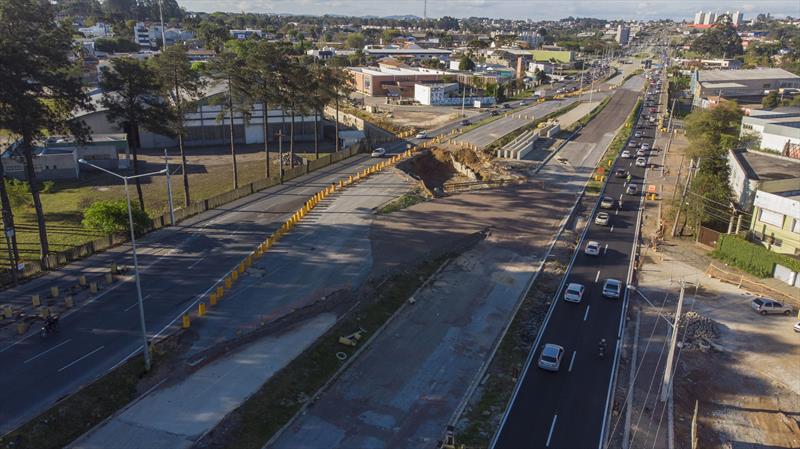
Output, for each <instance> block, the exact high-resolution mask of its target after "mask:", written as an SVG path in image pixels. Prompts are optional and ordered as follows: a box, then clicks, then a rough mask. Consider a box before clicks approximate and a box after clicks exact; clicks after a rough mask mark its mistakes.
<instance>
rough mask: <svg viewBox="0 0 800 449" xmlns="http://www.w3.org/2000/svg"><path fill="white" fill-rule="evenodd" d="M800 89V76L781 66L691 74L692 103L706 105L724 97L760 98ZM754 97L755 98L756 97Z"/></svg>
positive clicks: (706, 71)
mask: <svg viewBox="0 0 800 449" xmlns="http://www.w3.org/2000/svg"><path fill="white" fill-rule="evenodd" d="M778 89H800V76H797V75H795V74H793V73H791V72H788V71H786V70H784V69H779V68H757V69H748V70H698V71H696V72H694V73H692V80H691V87H690V91H691V92H692V94H693V100H692V104H693V105H694V106H697V107H702V108H706V107H708V106H710V105H712V104H714V103H716V102H718V101H720V99H722V98H726V99H732V100H739V99H747V98H748V97H750V99H751V100H753V101H755V100H758V101H760V100H759V99H760V98H761V97H763V96H764V95H766V94H767V93H769V91H772V90H778ZM754 97H755V99H754Z"/></svg>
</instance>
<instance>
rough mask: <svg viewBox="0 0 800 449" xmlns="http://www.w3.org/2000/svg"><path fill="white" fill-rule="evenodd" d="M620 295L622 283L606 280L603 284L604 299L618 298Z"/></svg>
mask: <svg viewBox="0 0 800 449" xmlns="http://www.w3.org/2000/svg"><path fill="white" fill-rule="evenodd" d="M621 295H622V282H620V281H618V280H616V279H611V278H609V279H606V281H605V282H604V283H603V296H604V297H606V298H619V297H620V296H621Z"/></svg>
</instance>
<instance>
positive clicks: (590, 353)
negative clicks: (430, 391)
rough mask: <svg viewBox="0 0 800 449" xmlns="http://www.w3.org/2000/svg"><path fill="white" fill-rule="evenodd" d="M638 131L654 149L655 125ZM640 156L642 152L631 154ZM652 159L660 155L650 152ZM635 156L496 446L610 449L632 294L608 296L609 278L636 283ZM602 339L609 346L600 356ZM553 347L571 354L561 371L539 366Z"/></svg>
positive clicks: (534, 355)
mask: <svg viewBox="0 0 800 449" xmlns="http://www.w3.org/2000/svg"><path fill="white" fill-rule="evenodd" d="M639 120H640V121H639V126H646V127H645V128H643V129H641V131H642V132H643V133H644V135H643V136H642V137H641V138H632V139H631V140H633V141H635V142H636V143H637V144H642V143H647V144H649V145H650V146H652V144H653V137H654V133H655V132H656V130H655V125H652V124H650V125H645V120H644V119H643V118H642V117H640V119H639ZM630 149H632V150H633V151H635V150H636V149H635V148H630ZM645 153H646V154H645V157H646V158H648V159H649V158H651V157H652V153H653V150H649V151H646V152H645ZM634 160H635V156H634V158H619V159H617V160H616V161H615V163H614V166H613V167H612V170H611V173H610V176H609V178H608V182H607V183H606V185H605V190H604V192H603V196H608V197H610V198H611V199H613V200H614V201H615V204H614V205H613V206H612V207H611V208H609V209H600V206H599V201H598V206H597V207H596V210H595V211H593V215H592V221H591V222H590V223H589V224H588V226H587V229H586V232H585V234H584V236H583V240H582V243H581V247H580V248H579V251H578V252H576V255H575V258H574V259H573V262H572V265H571V267H570V268H569V270H568V272H567V275H566V276H565V279H564V281H565V282H564V283H563V284H562V287H561V288H560V289H559V290H558V292H557V294H556V297H555V301H554V303H553V305H552V306H551V309H550V311H549V312H548V315H547V318H546V322H545V324H544V325H543V331H542V332H541V334H540V335H539V338H537V341H536V342H535V346H534V348H533V350H532V351H531V354H530V356H529V358H528V360H527V362H526V365H525V370H524V373H523V376H522V378H521V380H520V381H519V382H518V384H517V387H516V389H515V392H514V395H513V399H512V401H511V403H510V405H509V408H508V410H507V411H506V413H505V415H504V417H503V420H502V423H501V426H500V429H499V430H498V432H497V434H496V435H495V438H494V440H493V442H492V443H493V444H492V447H493V448H497V449H501V448H503V449H505V448H545V447H548V448H550V447H551V448H591V447H603V440H604V438H605V437H606V426H607V423H608V412H609V410H610V404H609V402H610V400H611V395H612V389H613V388H612V386H613V381H614V379H615V374H616V364H617V361H618V348H619V347H620V344H619V342H620V338H621V336H622V330H623V326H624V312H625V310H626V302H627V289H626V288H623V293H622V294H621V295H620V297H619V298H617V299H610V298H606V297H603V295H602V289H603V284H604V281H605V280H606V279H616V280H619V281H621V282H622V283H623V286H625V284H626V283H627V282H628V281H629V280H630V277H631V273H632V268H631V267H632V260H631V258H632V256H633V254H635V248H636V241H637V239H638V231H637V229H638V226H639V219H640V210H641V199H642V191H643V187H644V185H645V176H646V172H647V170H646V167H639V166H637V165H636V164H635V163H634ZM616 169H623V170H626V171H627V172H628V173H629V174H630V175H631V178H632V179H631V181H630V183H631V184H634V185H636V186H637V189H636V193H635V194H628V193H626V189H627V187H628V184H629V183H628V182H627V178H626V177H625V176H623V177H615V176H614V171H615V170H616ZM601 211H604V212H606V213H608V214H609V217H610V221H609V223H608V225H599V224H596V223H595V222H594V217H596V215H597V213H599V212H601ZM589 241H595V242H598V243H599V244H600V248H601V249H600V254H599V255H596V256H595V255H588V254H585V252H584V248H585V245H586V243H588V242H589ZM568 283H578V284H581V285H583V286H584V288H585V292H584V293H583V297H582V300H581V301H580V302H579V303H573V302H566V301H564V300H563V286H564V285H566V284H568ZM601 339H605V340H606V341H607V342H608V346H607V350H606V351H605V354H604V355H603V356H601V355H600V351H599V343H600V341H601ZM547 343H552V344H556V345H559V346H561V347H563V348H564V354H563V359H562V361H561V366H560V369H559V371H557V372H550V371H546V370H543V369H540V368H538V366H537V362H538V359H539V357H540V355H541V350H542V348H543V346H544V345H545V344H547Z"/></svg>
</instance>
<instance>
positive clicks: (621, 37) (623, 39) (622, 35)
mask: <svg viewBox="0 0 800 449" xmlns="http://www.w3.org/2000/svg"><path fill="white" fill-rule="evenodd" d="M630 36H631V29H630V27H627V26H625V25H617V35H616V36H615V37H614V39H615V40H616V41H617V42H618V43H619V44H620V45H628V39H630Z"/></svg>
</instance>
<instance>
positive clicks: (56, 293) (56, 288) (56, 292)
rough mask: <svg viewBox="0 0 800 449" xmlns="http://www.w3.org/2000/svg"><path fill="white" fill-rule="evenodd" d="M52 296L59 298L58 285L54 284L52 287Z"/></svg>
mask: <svg viewBox="0 0 800 449" xmlns="http://www.w3.org/2000/svg"><path fill="white" fill-rule="evenodd" d="M50 297H51V298H58V287H57V286H55V285H54V286H52V287H50Z"/></svg>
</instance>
